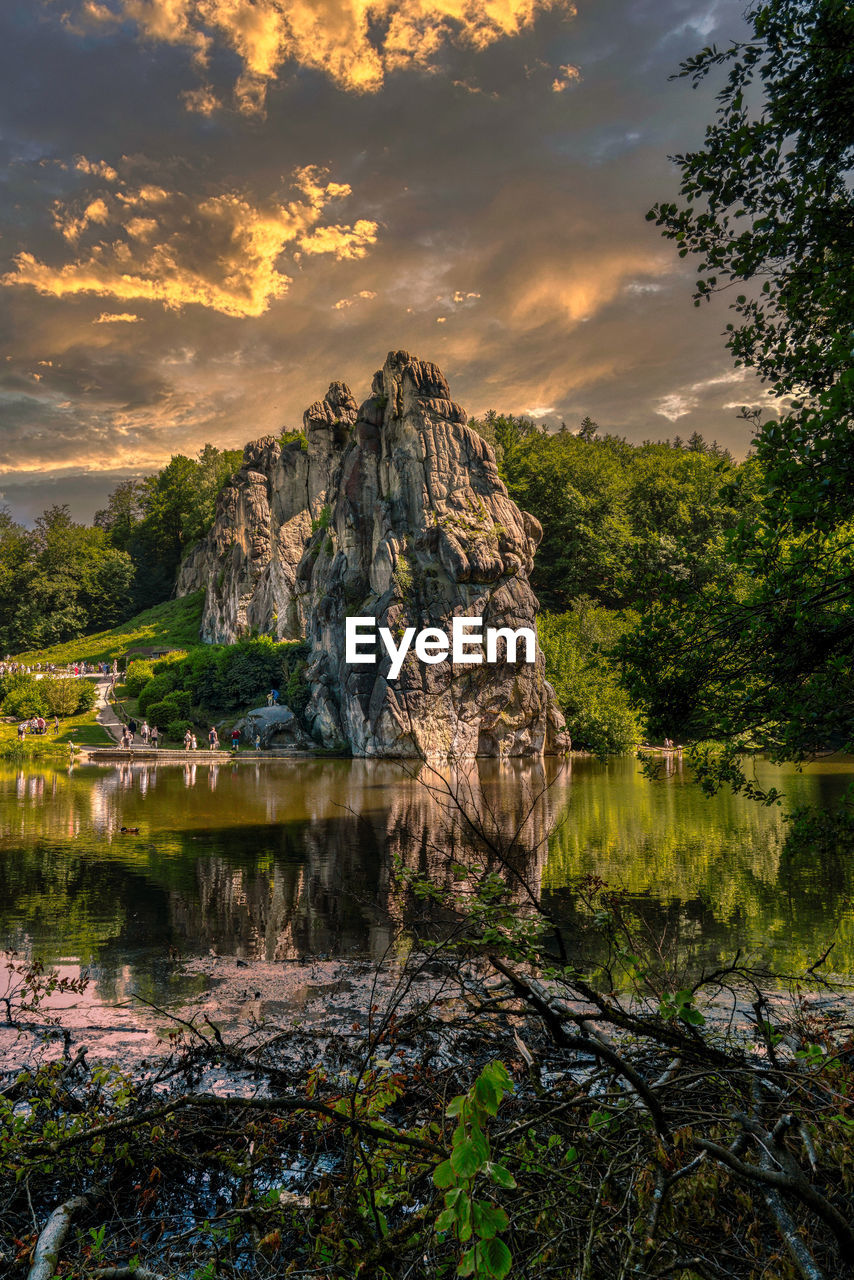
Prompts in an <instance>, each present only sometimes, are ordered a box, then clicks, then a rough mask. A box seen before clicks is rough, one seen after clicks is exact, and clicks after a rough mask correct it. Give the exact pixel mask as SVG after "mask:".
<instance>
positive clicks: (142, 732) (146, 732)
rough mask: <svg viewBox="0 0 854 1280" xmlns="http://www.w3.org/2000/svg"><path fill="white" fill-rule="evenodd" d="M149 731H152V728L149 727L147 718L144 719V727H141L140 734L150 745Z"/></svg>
mask: <svg viewBox="0 0 854 1280" xmlns="http://www.w3.org/2000/svg"><path fill="white" fill-rule="evenodd" d="M149 732H150V730H149V728H148V721H147V720H143V722H142V728H141V729H140V731H139V736H140V737H141V738H142V741H143V742H144V743H145V744H146V746H147V745H148V735H149Z"/></svg>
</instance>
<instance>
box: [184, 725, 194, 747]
mask: <svg viewBox="0 0 854 1280" xmlns="http://www.w3.org/2000/svg"><path fill="white" fill-rule="evenodd" d="M192 741H193V735H192V734H191V733H190V730H189V729H187V730H186V731H185V733H184V750H185V751H189V750H190V743H191V742H192Z"/></svg>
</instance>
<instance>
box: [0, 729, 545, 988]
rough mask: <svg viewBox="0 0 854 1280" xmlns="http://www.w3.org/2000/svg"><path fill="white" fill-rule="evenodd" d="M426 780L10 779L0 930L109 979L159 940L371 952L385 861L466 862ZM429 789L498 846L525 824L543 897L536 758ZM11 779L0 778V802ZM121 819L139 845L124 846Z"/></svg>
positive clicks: (427, 865)
mask: <svg viewBox="0 0 854 1280" xmlns="http://www.w3.org/2000/svg"><path fill="white" fill-rule="evenodd" d="M550 768H551V771H552V773H553V771H554V764H553V763H552V764H551V766H550ZM420 772H421V770H420V769H419V767H418V766H417V765H414V764H413V762H410V764H409V765H407V767H406V769H405V770H404V769H402V768H401V767H399V766H398V765H396V764H394V763H392V762H372V761H364V760H359V761H352V762H350V761H317V760H314V761H302V762H299V765H298V767H296V768H294V769H289V770H280V769H277V768H275V767H273V768H270V767H269V766H266V765H265V766H254V767H249V768H247V767H244V766H239V767H236V768H233V767H232V766H226V767H225V768H221V767H218V766H216V767H212V765H211V763H210V762H206V761H205V759H204V756H203V755H202V753H200V760H199V762H198V764H195V765H191V766H189V767H188V768H187V769H184V768H169V767H166V766H162V765H161V766H160V768H159V769H158V768H157V766H148V765H140V764H130V763H127V764H124V763H123V764H122V765H120V766H118V767H115V768H111V769H110V770H108V771H98V772H96V771H95V770H92V769H86V770H75V771H74V772H73V773H72V774H68V773H65V772H56V773H50V772H45V773H43V774H38V775H29V776H25V777H24V778H23V779H21V778H15V777H14V776H13V777H12V779H11V785H12V791H13V793H14V795H15V800H16V802H17V803H18V804H19V805H20V799H23V800H24V804H23V807H22V809H21V812H20V814H19V821H18V823H17V828H16V832H15V841H14V843H15V849H14V853H13V854H12V855H11V856H10V857H7V858H6V859H4V867H3V870H2V872H0V887H2V890H3V902H2V903H0V929H2V931H3V932H4V933H6V934H7V935H9V934H10V933H12V932H13V931H16V932H17V941H18V942H19V943H20V944H21V945H23V946H26V945H27V944H28V943H29V945H30V946H35V947H36V948H37V949H38V950H39V951H41V952H42V953H45V954H48V953H51V952H52V953H53V954H56V949H62V950H64V951H65V952H66V953H68V952H74V953H75V954H77V955H84V956H86V957H89V956H99V957H100V962H101V965H102V968H103V971H104V973H105V974H106V973H107V972H108V971H109V972H113V973H117V972H118V971H119V970H120V969H121V966H122V964H123V961H124V958H125V957H127V956H128V955H133V954H136V955H138V954H139V952H140V951H141V950H142V951H147V952H148V953H149V954H152V953H158V952H162V953H163V954H165V953H166V952H167V950H168V948H169V947H170V946H175V947H178V948H179V949H181V950H182V951H190V950H193V949H196V948H204V949H207V948H208V947H211V946H213V947H216V948H218V949H221V950H222V951H223V952H225V953H229V952H231V953H237V954H244V955H253V956H264V957H267V958H269V959H285V958H289V957H293V956H297V955H303V954H306V955H311V954H318V953H321V952H328V953H331V954H337V955H341V954H344V955H347V954H354V953H364V952H366V951H369V952H371V953H372V954H380V953H382V952H383V951H384V950H385V949H386V947H387V946H388V944H389V942H390V940H391V936H392V932H393V929H394V927H395V925H396V923H398V922H399V921H400V920H401V918H402V912H403V910H404V908H403V904H402V903H401V902H400V901H398V900H397V898H396V897H395V896H394V891H393V887H392V881H391V866H392V856H393V855H394V856H397V857H399V858H400V859H401V860H402V861H403V863H404V864H405V865H406V866H408V867H412V868H413V869H419V870H422V871H427V872H429V874H431V875H432V876H434V877H435V878H436V879H437V880H438V881H439V882H447V883H450V878H449V877H450V873H449V869H448V863H449V860H450V859H451V858H454V859H456V860H457V861H458V862H466V860H467V859H469V858H473V857H474V850H473V847H472V846H473V841H472V837H471V834H470V833H467V832H465V831H464V830H462V829H461V828H460V823H459V820H458V815H455V814H453V813H450V812H449V811H448V806H447V804H443V803H441V802H440V801H439V799H437V796H436V795H435V794H431V792H430V790H428V789H427V788H426V787H425V786H424V784H423V782H422V781H421V780H419V777H418V776H417V775H418V774H419V773H420ZM441 777H442V778H444V779H446V780H447V781H448V783H449V784H450V785H451V787H452V788H454V789H460V790H461V792H463V793H464V794H465V797H466V803H467V804H468V805H469V806H470V807H472V806H474V807H477V808H479V810H480V811H481V812H482V813H483V815H484V817H485V819H486V820H487V825H489V823H492V824H493V825H494V826H496V827H497V828H498V829H500V830H501V831H502V833H503V834H504V835H505V836H507V835H508V834H509V833H511V832H512V831H513V830H514V829H515V828H516V827H521V830H520V833H519V834H520V841H519V843H520V847H521V848H522V850H523V857H522V861H523V862H525V863H526V871H527V873H528V874H529V875H530V876H531V877H532V878H533V880H534V882H535V884H536V885H538V884H539V877H540V874H541V871H542V860H543V849H544V835H545V829H546V824H547V822H549V821H550V820H551V813H552V810H553V809H554V806H555V803H556V801H555V799H553V797H552V795H548V796H546V797H543V799H542V801H541V802H540V804H539V805H535V806H534V807H533V810H532V811H531V812H530V813H529V812H528V810H529V809H530V808H531V798H532V796H534V795H535V794H536V793H537V792H539V791H540V790H541V789H542V787H543V786H544V784H545V781H546V774H545V773H544V770H543V767H542V764H541V763H540V762H538V761H530V762H526V761H512V762H508V763H503V764H502V763H499V762H497V761H483V762H478V763H476V764H475V763H473V764H470V765H468V766H466V767H465V768H457V769H455V770H453V771H449V772H448V773H446V774H443V775H441ZM438 780H439V776H438V775H431V778H430V781H431V782H432V783H433V784H436V783H437V782H438ZM9 782H10V780H9V779H5V778H4V777H3V775H2V773H0V799H2V800H3V801H4V802H5V807H8V798H9ZM434 790H435V787H434ZM4 792H5V794H3V793H4ZM48 793H49V796H50V803H49V804H45V805H42V804H41V803H39V802H40V800H41V799H42V798H43V797H44V796H45V795H46V794H48ZM526 814H527V821H523V818H524V817H525V815H526ZM123 825H124V826H128V827H137V826H138V827H139V828H140V830H141V835H140V836H139V837H123V836H121V835H120V834H118V832H119V828H120V827H121V826H123ZM7 847H8V846H7Z"/></svg>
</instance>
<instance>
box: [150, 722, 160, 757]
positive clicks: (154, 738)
mask: <svg viewBox="0 0 854 1280" xmlns="http://www.w3.org/2000/svg"><path fill="white" fill-rule="evenodd" d="M148 736H149V737H150V739H151V745H152V746H153V747H154V750H155V751H156V750H157V745H158V743H159V741H160V730H159V729H158V728H157V725H156V724H153V725H152V726H151V729H150V730H149V734H148Z"/></svg>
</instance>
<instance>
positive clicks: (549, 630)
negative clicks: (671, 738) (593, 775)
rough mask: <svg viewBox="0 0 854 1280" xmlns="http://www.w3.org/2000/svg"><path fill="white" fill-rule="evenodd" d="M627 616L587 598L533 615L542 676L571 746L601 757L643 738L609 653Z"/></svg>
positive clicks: (627, 749) (628, 620)
mask: <svg viewBox="0 0 854 1280" xmlns="http://www.w3.org/2000/svg"><path fill="white" fill-rule="evenodd" d="M630 625H631V619H630V618H629V617H627V616H625V615H622V614H618V613H616V612H614V611H612V610H609V609H604V608H602V607H601V606H597V605H595V604H593V603H592V602H591V601H589V600H579V601H576V602H575V604H574V605H573V606H572V608H571V609H570V610H569V611H568V612H567V613H564V614H550V613H541V614H540V615H539V617H538V619H537V632H538V636H539V642H540V648H541V649H542V651H543V654H544V656H545V660H546V678H547V679H548V680H549V681H550V682H551V684H552V685H553V686H554V690H555V693H556V694H557V699H558V703H559V705H560V708H561V710H562V711H563V714H564V715H565V716H566V721H567V728H568V729H569V732H570V735H571V737H572V743H573V746H574V747H580V748H586V749H587V750H589V751H594V752H595V753H596V754H597V755H600V756H604V755H607V754H609V753H610V752H615V751H629V750H631V749H632V747H634V746H635V745H637V743H639V742H640V740H641V738H642V736H643V735H642V732H641V726H640V723H639V721H638V716H637V714H636V712H635V710H634V709H633V707H632V704H631V702H630V700H629V696H628V694H627V693H626V691H625V689H624V688H623V687H622V686H621V684H620V675H619V671H618V669H617V667H616V664H615V663H614V661H613V660H612V659H611V658H610V657H609V653H610V651H611V649H612V648H613V646H614V645H615V643H616V641H617V640H618V638H619V637H620V636H621V635H622V634H623V633H624V632H625V631H626V630H627V629H628V628H629V627H630Z"/></svg>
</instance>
